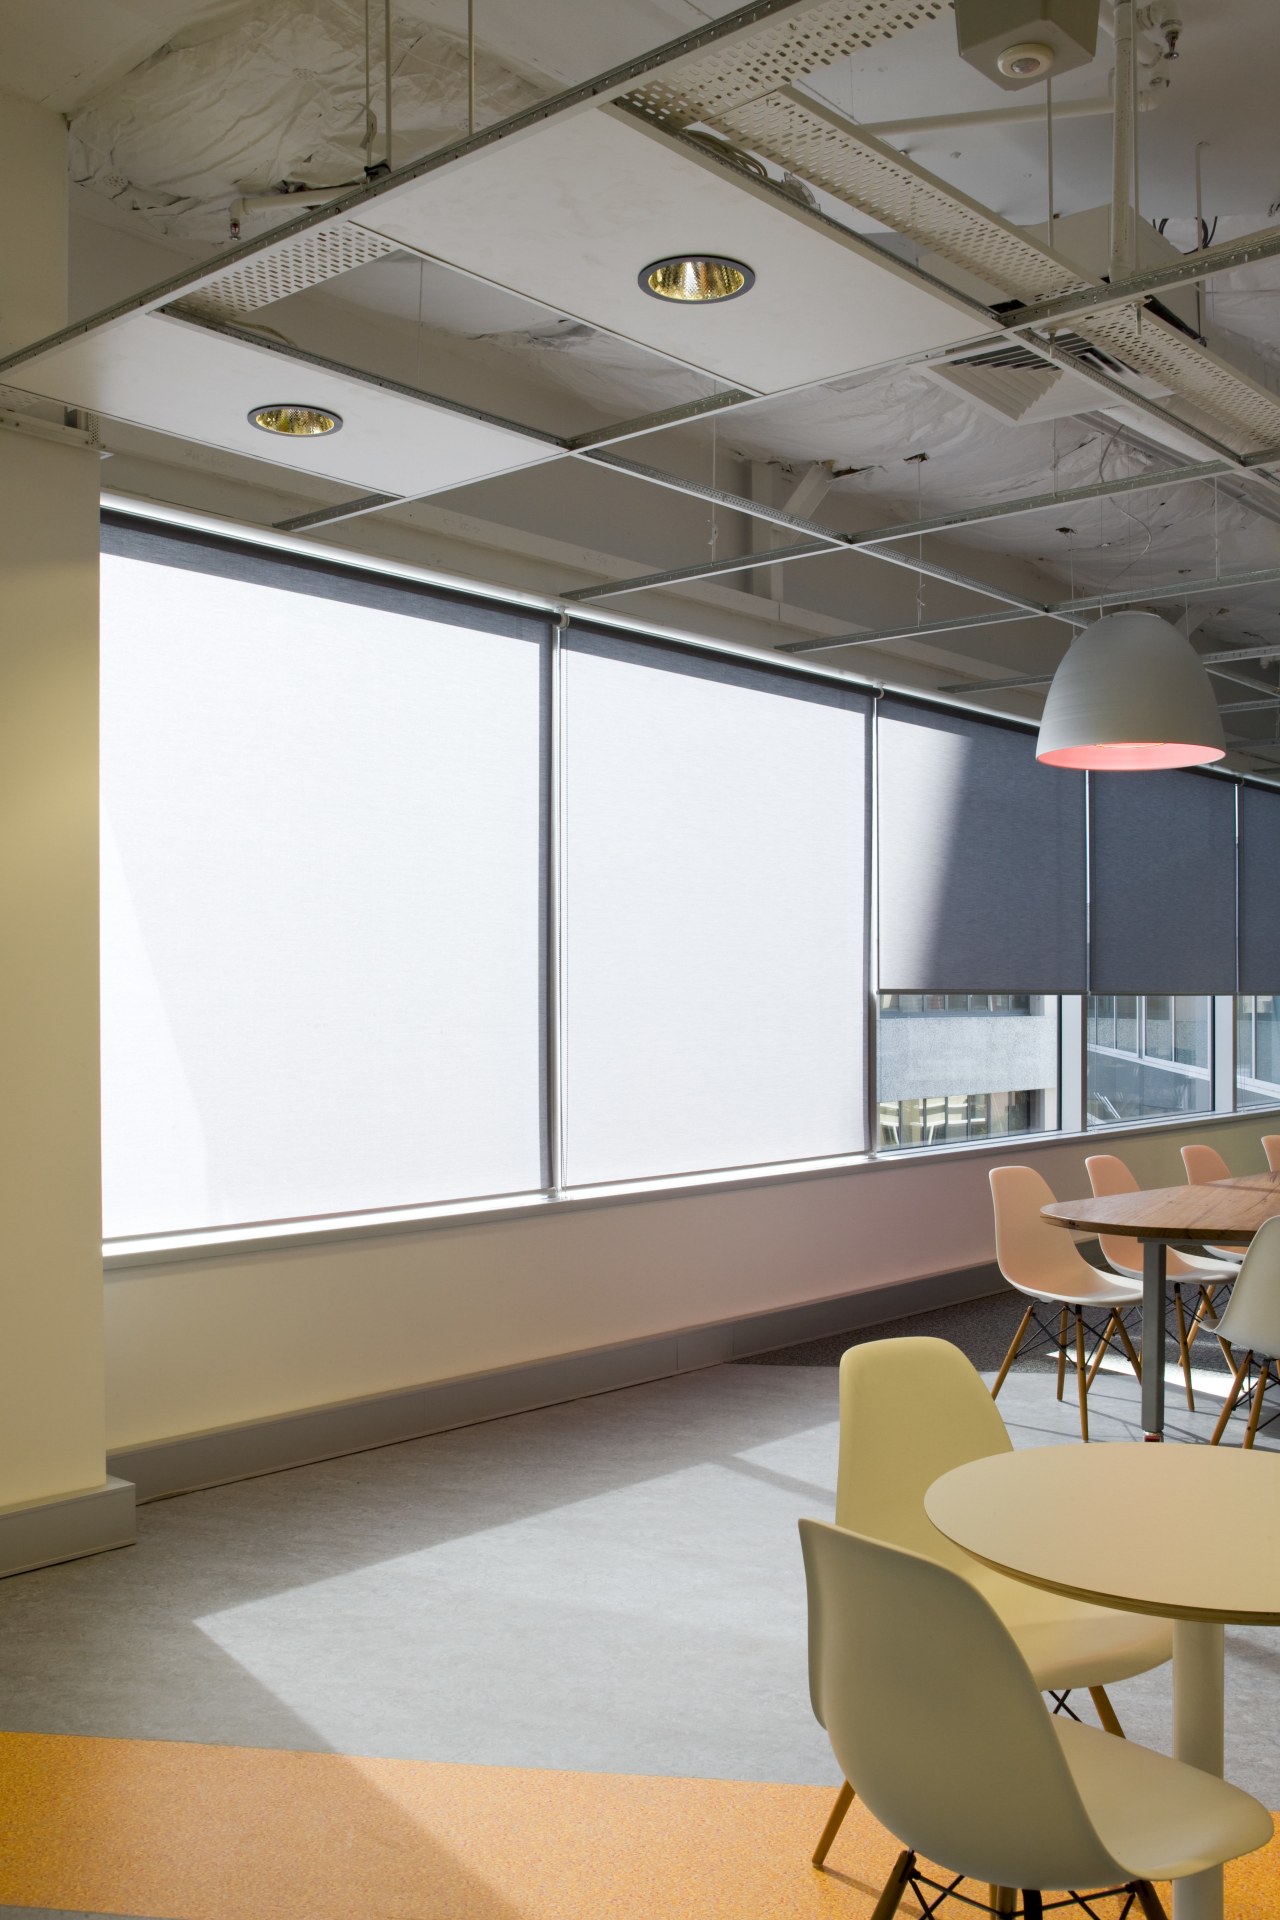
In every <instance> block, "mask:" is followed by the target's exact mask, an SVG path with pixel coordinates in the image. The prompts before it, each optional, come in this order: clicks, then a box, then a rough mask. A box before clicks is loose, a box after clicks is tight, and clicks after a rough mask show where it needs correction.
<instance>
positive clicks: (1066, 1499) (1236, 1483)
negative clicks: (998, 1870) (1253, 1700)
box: [924, 1441, 1280, 1920]
mask: <svg viewBox="0 0 1280 1920" xmlns="http://www.w3.org/2000/svg"><path fill="white" fill-rule="evenodd" d="M924 1504H925V1511H926V1512H927V1514H928V1515H929V1518H930V1520H932V1522H933V1524H934V1526H935V1527H937V1529H938V1531H939V1532H940V1533H944V1534H945V1535H946V1536H947V1538H948V1539H949V1540H954V1541H955V1542H956V1544H957V1545H958V1546H961V1547H963V1548H964V1550H965V1552H966V1553H971V1554H972V1555H973V1556H974V1558H975V1559H977V1560H981V1561H982V1562H983V1564H984V1565H985V1566H988V1567H994V1568H996V1570H997V1571H998V1572H1000V1573H1005V1574H1008V1575H1010V1577H1011V1578H1013V1579H1015V1580H1025V1581H1027V1582H1028V1584H1029V1585H1031V1586H1034V1587H1045V1588H1047V1589H1048V1590H1049V1592H1051V1593H1064V1594H1069V1595H1071V1597H1072V1598H1073V1599H1077V1600H1091V1601H1094V1602H1096V1603H1097V1604H1099V1605H1101V1606H1105V1607H1120V1608H1122V1609H1124V1610H1125V1611H1127V1612H1131V1613H1149V1614H1158V1615H1160V1616H1162V1617H1163V1618H1165V1619H1172V1621H1173V1744H1174V1752H1175V1753H1176V1755H1177V1757H1178V1758H1179V1759H1180V1760H1186V1761H1189V1762H1190V1764H1191V1765H1192V1766H1194V1767H1200V1768H1202V1769H1203V1770H1204V1771H1205V1772H1206V1773H1215V1774H1217V1775H1218V1776H1219V1777H1221V1774H1222V1748H1223V1694H1224V1687H1223V1623H1224V1622H1225V1621H1231V1622H1233V1623H1247V1624H1250V1625H1258V1624H1264V1625H1275V1624H1277V1623H1280V1456H1277V1455H1276V1454H1274V1453H1246V1452H1244V1451H1242V1450H1241V1449H1240V1448H1238V1447H1230V1448H1227V1447H1146V1446H1143V1445H1142V1444H1141V1443H1139V1442H1133V1441H1129V1442H1125V1443H1122V1444H1119V1445H1103V1446H1100V1445H1098V1444H1096V1443H1095V1444H1094V1445H1092V1446H1088V1447H1085V1446H1077V1445H1072V1444H1069V1445H1065V1446H1060V1447H1031V1448H1026V1449H1021V1450H1019V1451H1017V1452H1014V1453H998V1454H993V1455H992V1456H991V1457H990V1458H988V1459H984V1460H971V1461H969V1462H968V1464H967V1465H965V1466H963V1467H955V1468H953V1469H952V1471H951V1472H950V1473H944V1474H943V1476H942V1478H941V1479H940V1480H935V1481H934V1483H933V1485H932V1486H931V1487H930V1488H929V1491H928V1492H927V1493H926V1495H925V1501H924ZM1262 1710H1263V1711H1266V1712H1270V1711H1271V1709H1270V1708H1264V1709H1262ZM1222 1898H1223V1896H1222V1870H1221V1868H1214V1869H1212V1870H1211V1871H1209V1872H1207V1873H1197V1874H1192V1875H1190V1876H1189V1877H1188V1878H1187V1879H1185V1880H1179V1881H1176V1882H1175V1884H1174V1893H1173V1912H1174V1920H1222Z"/></svg>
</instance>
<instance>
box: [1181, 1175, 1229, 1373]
mask: <svg viewBox="0 0 1280 1920" xmlns="http://www.w3.org/2000/svg"><path fill="white" fill-rule="evenodd" d="M1182 1164H1183V1166H1184V1167H1185V1168H1186V1170H1187V1184H1188V1185H1189V1186H1192V1187H1208V1186H1212V1184H1213V1182H1214V1181H1215V1180H1229V1179H1230V1178H1231V1169H1230V1167H1229V1166H1228V1165H1227V1163H1226V1161H1225V1160H1224V1159H1223V1157H1222V1155H1221V1154H1220V1153H1219V1152H1218V1149H1217V1148H1216V1147H1207V1146H1205V1145H1204V1143H1203V1141H1201V1142H1198V1143H1196V1144H1194V1145H1192V1146H1189V1147H1184V1148H1183V1149H1182ZM1209 1251H1210V1253H1211V1254H1212V1255H1213V1257H1214V1259H1215V1260H1225V1261H1226V1262H1227V1263H1228V1265H1230V1266H1232V1267H1234V1268H1235V1270H1236V1272H1237V1273H1238V1272H1239V1271H1240V1254H1239V1253H1238V1252H1237V1251H1236V1250H1235V1249H1233V1248H1231V1247H1210V1249H1209ZM1203 1311H1204V1309H1203V1307H1202V1308H1201V1309H1200V1311H1199V1312H1197V1314H1196V1320H1197V1323H1198V1322H1199V1319H1200V1314H1201V1313H1202V1312H1203ZM1192 1337H1193V1338H1194V1334H1193V1336H1192Z"/></svg>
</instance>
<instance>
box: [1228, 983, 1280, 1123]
mask: <svg viewBox="0 0 1280 1920" xmlns="http://www.w3.org/2000/svg"><path fill="white" fill-rule="evenodd" d="M1236 1105H1237V1107H1280V994H1273V993H1257V994H1241V995H1240V996H1239V997H1238V998H1237V1000H1236Z"/></svg>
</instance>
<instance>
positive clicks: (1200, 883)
mask: <svg viewBox="0 0 1280 1920" xmlns="http://www.w3.org/2000/svg"><path fill="white" fill-rule="evenodd" d="M1089 792H1090V799H1089V839H1090V854H1091V859H1092V864H1093V955H1092V959H1093V967H1092V973H1091V976H1090V983H1089V984H1090V990H1091V991H1092V992H1093V993H1234V992H1235V990H1236V847H1235V839H1236V832H1235V819H1236V789H1235V783H1234V781H1231V780H1222V779H1215V778H1214V777H1213V775H1212V774H1204V773H1095V774H1092V775H1090V789H1089Z"/></svg>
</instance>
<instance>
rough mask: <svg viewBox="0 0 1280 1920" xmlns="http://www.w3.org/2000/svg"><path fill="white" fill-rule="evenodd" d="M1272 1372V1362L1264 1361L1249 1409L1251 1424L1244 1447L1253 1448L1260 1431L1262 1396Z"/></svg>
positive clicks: (1259, 1370) (1246, 1431)
mask: <svg viewBox="0 0 1280 1920" xmlns="http://www.w3.org/2000/svg"><path fill="white" fill-rule="evenodd" d="M1270 1371H1271V1362H1270V1361H1269V1360H1264V1361H1263V1363H1262V1365H1261V1366H1260V1367H1259V1368H1258V1384H1257V1385H1256V1386H1255V1388H1254V1390H1253V1405H1252V1406H1251V1407H1250V1409H1249V1424H1248V1426H1247V1427H1246V1428H1245V1430H1244V1439H1243V1441H1242V1442H1241V1445H1242V1446H1246V1447H1251V1446H1252V1445H1253V1436H1254V1434H1255V1433H1256V1432H1257V1431H1258V1416H1259V1414H1260V1413H1261V1412H1262V1396H1263V1394H1264V1393H1265V1392H1266V1390H1267V1375H1268V1374H1269V1373H1270Z"/></svg>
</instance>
